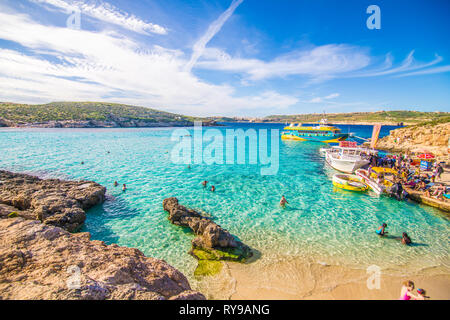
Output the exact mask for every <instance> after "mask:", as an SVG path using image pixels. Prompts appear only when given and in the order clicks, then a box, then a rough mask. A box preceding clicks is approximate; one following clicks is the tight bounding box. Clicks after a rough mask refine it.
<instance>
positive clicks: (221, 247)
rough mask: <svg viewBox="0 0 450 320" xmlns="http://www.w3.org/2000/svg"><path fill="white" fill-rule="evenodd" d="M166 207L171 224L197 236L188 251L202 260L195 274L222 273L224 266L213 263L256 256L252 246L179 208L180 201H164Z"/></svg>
mask: <svg viewBox="0 0 450 320" xmlns="http://www.w3.org/2000/svg"><path fill="white" fill-rule="evenodd" d="M163 208H164V210H165V211H167V212H168V213H169V217H168V219H169V220H170V222H172V223H173V224H175V225H178V226H183V227H188V228H190V229H191V230H192V231H193V232H194V234H195V235H196V237H195V238H194V239H193V240H192V248H191V250H190V252H189V253H190V254H191V255H193V256H194V257H195V258H197V259H198V260H199V264H198V267H197V270H196V272H195V274H196V275H205V274H212V273H215V272H217V271H220V268H221V264H217V263H214V262H217V261H220V260H228V261H238V262H245V261H246V260H247V259H248V258H250V257H252V256H253V252H252V250H251V249H250V247H248V246H247V245H245V244H243V243H242V242H241V241H239V240H238V239H237V238H236V237H235V236H233V235H232V234H231V233H229V232H228V231H227V230H225V229H223V228H222V227H221V226H219V225H218V224H216V223H215V222H214V221H212V220H211V219H210V218H208V217H205V216H202V215H201V214H200V213H198V212H196V211H194V210H192V209H188V208H186V207H184V206H182V205H180V204H179V203H178V199H177V198H174V197H172V198H167V199H164V201H163Z"/></svg>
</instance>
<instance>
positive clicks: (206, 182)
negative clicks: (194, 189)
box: [202, 180, 208, 188]
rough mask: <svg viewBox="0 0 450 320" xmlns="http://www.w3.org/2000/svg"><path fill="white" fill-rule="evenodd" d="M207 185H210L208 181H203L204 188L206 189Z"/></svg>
mask: <svg viewBox="0 0 450 320" xmlns="http://www.w3.org/2000/svg"><path fill="white" fill-rule="evenodd" d="M207 184H208V181H206V180H205V181H203V182H202V185H203V188H206V185H207Z"/></svg>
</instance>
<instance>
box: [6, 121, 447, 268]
mask: <svg viewBox="0 0 450 320" xmlns="http://www.w3.org/2000/svg"><path fill="white" fill-rule="evenodd" d="M233 127H242V128H244V129H247V128H249V127H251V128H256V129H258V128H279V129H281V128H282V125H273V124H272V125H268V124H260V125H249V124H242V125H233ZM342 129H343V132H348V131H350V132H355V133H356V135H357V136H362V137H369V136H370V134H371V129H372V128H371V127H365V126H342ZM389 129H392V128H387V127H383V131H382V134H384V135H385V134H387V133H388V131H389ZM189 130H191V131H192V129H189ZM219 130H222V131H223V130H225V127H222V128H219ZM172 131H173V129H171V128H166V129H152V128H146V129H27V130H19V129H2V130H0V168H2V169H6V170H12V171H20V172H30V173H34V174H38V175H40V176H43V177H59V178H70V179H88V180H94V181H97V182H98V183H101V184H103V185H105V186H107V188H108V192H107V193H108V199H109V200H108V201H106V202H105V203H104V205H103V206H99V207H97V208H94V209H92V210H91V211H90V212H89V214H88V218H87V221H86V224H85V227H84V231H89V232H90V233H91V234H92V238H93V239H100V240H104V241H105V242H107V243H118V244H119V245H126V246H131V247H137V248H139V249H141V250H142V251H143V252H144V253H145V254H146V255H148V256H153V257H156V258H161V259H164V260H166V261H167V262H169V263H171V264H172V265H174V266H175V267H177V268H179V269H181V270H182V271H183V272H185V273H186V275H188V276H190V275H192V271H193V269H194V268H195V265H196V263H195V260H194V259H193V258H192V257H191V256H189V255H188V254H187V252H188V250H189V248H190V241H191V240H192V238H193V235H192V234H190V233H189V232H186V230H184V229H183V228H180V227H177V226H173V225H171V224H170V223H169V221H168V220H167V214H166V213H165V212H164V211H163V209H162V201H163V199H164V198H166V197H169V196H176V197H178V199H179V200H180V202H181V203H182V204H184V205H186V206H189V207H192V208H195V209H197V210H199V211H201V212H203V213H205V214H207V215H210V216H212V217H213V218H214V219H215V221H216V222H217V223H218V224H220V225H222V226H223V227H225V228H226V229H228V230H229V231H230V232H231V233H233V234H235V235H237V236H238V237H239V238H240V239H241V240H242V241H243V242H245V243H246V244H248V245H250V246H251V247H253V248H255V249H256V250H258V251H259V252H260V254H261V255H267V256H269V255H276V254H283V255H290V256H299V257H304V258H305V259H310V260H313V261H321V262H326V263H329V264H334V263H335V264H346V265H352V266H358V267H365V266H367V265H371V264H377V265H380V266H384V267H390V268H399V267H401V268H404V266H403V265H408V268H413V269H422V268H425V267H429V266H443V267H444V268H448V267H449V266H450V263H449V257H448V252H449V220H448V219H447V218H446V217H445V216H444V215H442V214H441V213H440V212H439V211H437V210H435V209H433V208H429V207H425V206H421V205H417V204H415V203H410V202H398V201H396V200H393V199H389V198H386V197H376V196H374V195H372V194H370V193H368V194H357V193H350V192H346V191H338V190H334V189H333V186H332V183H331V176H332V174H333V173H334V171H333V170H332V169H330V168H328V167H327V166H326V165H325V164H324V160H323V159H322V158H321V157H320V155H319V148H320V147H322V146H323V145H321V144H314V143H309V142H295V141H288V142H285V141H281V140H280V141H279V144H280V166H279V167H280V168H279V171H278V173H277V174H276V175H273V176H262V175H261V174H260V166H258V165H237V164H236V165H205V164H192V165H191V168H190V169H189V168H187V166H186V165H178V164H173V163H172V162H171V159H170V151H171V150H172V147H173V146H174V144H175V142H172V141H171V140H170V136H171V133H172ZM108 151H109V153H108ZM81 161H84V165H81V164H80V162H81ZM115 180H117V181H118V182H119V183H120V184H121V183H126V184H127V187H128V190H127V191H126V192H122V191H121V188H120V187H117V188H115V187H114V186H113V182H114V181H115ZM203 180H208V181H209V182H210V184H214V185H215V186H216V192H215V193H212V192H210V191H208V190H205V189H203V188H202V186H201V181H203ZM282 194H284V195H285V196H286V198H287V199H288V201H289V205H288V206H287V208H286V209H284V210H283V209H281V208H280V206H279V205H278V202H279V200H280V197H281V195H282ZM382 222H387V223H388V229H387V230H388V231H389V233H390V234H392V235H401V233H402V232H403V231H407V232H408V234H409V235H410V237H411V238H412V240H413V241H414V242H415V243H416V245H414V246H411V247H405V246H403V245H401V244H400V242H399V241H397V240H394V239H381V238H379V237H378V236H377V235H376V234H375V232H374V231H375V229H376V228H377V227H378V226H379V225H380V224H381V223H382Z"/></svg>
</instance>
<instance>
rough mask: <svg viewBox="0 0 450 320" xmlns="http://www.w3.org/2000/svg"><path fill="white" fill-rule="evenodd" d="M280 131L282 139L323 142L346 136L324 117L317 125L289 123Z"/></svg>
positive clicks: (335, 140)
mask: <svg viewBox="0 0 450 320" xmlns="http://www.w3.org/2000/svg"><path fill="white" fill-rule="evenodd" d="M284 130H286V131H283V132H282V133H281V139H283V140H298V141H314V142H324V143H333V142H334V143H338V142H339V141H344V140H345V139H347V138H348V134H347V133H342V132H341V129H339V128H337V127H335V126H333V125H330V124H328V123H327V120H326V119H322V120H320V122H319V125H316V126H303V125H302V124H301V123H298V124H297V125H295V123H291V124H290V125H288V126H286V127H285V128H284Z"/></svg>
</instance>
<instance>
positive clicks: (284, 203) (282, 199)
mask: <svg viewBox="0 0 450 320" xmlns="http://www.w3.org/2000/svg"><path fill="white" fill-rule="evenodd" d="M286 203H289V202H288V201H287V200H286V198H285V197H284V195H283V196H281V200H280V206H282V207H283V208H284V207H286Z"/></svg>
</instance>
